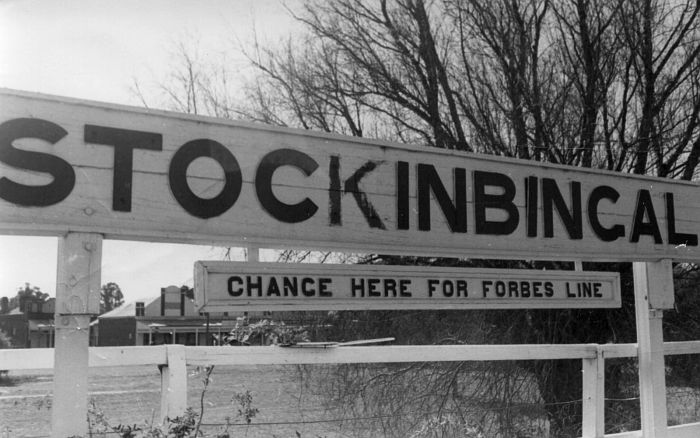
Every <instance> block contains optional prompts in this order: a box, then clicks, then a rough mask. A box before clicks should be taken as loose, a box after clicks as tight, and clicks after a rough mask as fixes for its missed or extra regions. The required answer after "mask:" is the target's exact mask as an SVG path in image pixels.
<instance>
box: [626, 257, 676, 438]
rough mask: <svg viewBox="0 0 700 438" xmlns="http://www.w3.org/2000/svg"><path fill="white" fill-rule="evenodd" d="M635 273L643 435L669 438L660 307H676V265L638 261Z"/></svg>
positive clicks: (648, 437)
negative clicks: (674, 269)
mask: <svg viewBox="0 0 700 438" xmlns="http://www.w3.org/2000/svg"><path fill="white" fill-rule="evenodd" d="M633 273H634V301H635V302H634V305H635V316H636V321H637V345H638V346H639V347H638V357H639V405H640V410H641V416H642V421H641V423H642V437H644V438H666V437H667V436H668V422H667V416H666V373H665V366H664V335H663V330H662V323H663V310H660V309H664V308H669V307H670V308H672V307H673V268H672V266H671V261H670V260H661V261H658V262H653V263H651V262H648V263H642V262H635V263H634V264H633Z"/></svg>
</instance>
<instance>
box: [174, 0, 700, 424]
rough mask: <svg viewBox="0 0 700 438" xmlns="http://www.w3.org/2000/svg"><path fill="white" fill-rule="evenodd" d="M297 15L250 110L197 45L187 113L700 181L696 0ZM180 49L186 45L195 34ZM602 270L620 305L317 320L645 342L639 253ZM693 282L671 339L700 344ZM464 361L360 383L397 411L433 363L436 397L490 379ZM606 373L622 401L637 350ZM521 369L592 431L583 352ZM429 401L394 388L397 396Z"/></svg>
mask: <svg viewBox="0 0 700 438" xmlns="http://www.w3.org/2000/svg"><path fill="white" fill-rule="evenodd" d="M295 13H296V17H297V18H298V20H299V22H300V23H301V24H302V25H303V28H304V29H305V33H302V34H295V35H293V36H290V38H289V39H288V40H287V41H286V43H284V44H283V45H282V46H280V47H279V48H271V47H263V46H261V45H259V44H258V45H256V47H254V49H253V50H247V51H246V53H247V55H248V58H249V60H250V62H251V64H252V65H253V66H254V67H256V68H257V70H258V73H259V74H258V76H257V77H255V78H254V80H253V81H252V82H251V83H250V84H249V86H248V89H247V90H246V97H247V99H246V101H245V103H244V104H242V105H239V106H235V105H233V104H232V102H235V100H234V99H230V98H229V97H228V96H225V95H222V94H221V90H222V89H223V88H221V87H218V86H216V84H215V83H216V82H217V78H218V76H217V75H216V74H210V75H208V74H207V72H206V67H204V68H201V67H202V66H201V65H197V62H196V59H197V58H196V57H192V56H185V57H184V58H183V71H185V72H189V73H190V74H188V75H180V76H179V82H177V84H176V85H178V86H179V89H181V90H186V93H185V94H184V96H180V98H179V99H177V102H179V103H180V104H181V105H180V107H181V108H182V109H184V110H187V111H192V112H200V113H201V112H203V111H206V112H209V113H211V114H213V115H217V116H220V117H230V118H233V117H237V118H243V119H247V120H252V121H260V122H264V123H269V124H275V125H281V126H291V127H297V128H303V129H308V130H317V131H325V132H336V133H342V134H347V135H352V136H357V137H372V138H380V139H384V140H391V141H398V142H404V143H416V144H426V145H428V146H432V147H438V148H444V149H454V150H464V151H472V152H478V153H485V154H494V155H502V156H508V157H517V158H521V159H528V160H535V161H543V162H551V163H557V164H563V165H569V166H579V167H586V168H601V169H607V170H611V171H618V172H630V173H636V174H646V175H654V176H659V177H665V178H678V179H684V180H693V179H696V177H697V169H698V163H699V162H700V62H699V61H698V59H700V57H699V56H698V55H699V54H700V38H699V37H700V5H699V4H698V3H697V2H691V1H687V0H685V1H670V0H642V1H639V2H625V1H622V0H613V1H602V0H574V1H572V2H569V1H561V0H533V1H527V2H512V1H507V0H496V1H492V2H462V1H457V0H437V1H429V2H426V1H422V0H410V1H409V0H372V1H366V2H356V1H351V0H312V1H309V2H305V3H303V4H302V5H301V6H300V10H299V11H296V12H295ZM181 49H182V52H183V53H187V50H186V49H185V48H184V46H181ZM215 71H216V72H219V71H220V70H218V69H217V70H215ZM192 73H194V74H192ZM204 78H207V79H206V80H205V79H204ZM170 90H171V91H174V90H175V88H170ZM183 97H184V98H183ZM185 103H186V104H185ZM196 103H199V105H195V104H196ZM367 262H371V263H390V264H411V265H436V266H446V265H447V266H492V267H502V268H539V269H542V268H547V269H561V268H564V269H572V268H573V266H572V264H571V263H555V262H551V263H532V262H525V261H513V262H496V261H488V260H478V261H472V260H456V259H437V258H427V257H402V258H399V257H390V256H383V255H375V256H369V257H368V259H367ZM586 269H599V270H608V269H609V270H615V271H618V272H621V273H622V279H623V288H622V293H623V300H622V301H623V307H622V308H621V309H617V310H529V311H517V312H515V311H492V312H480V313H477V312H461V313H459V314H458V313H450V312H421V313H420V315H416V314H415V313H410V312H383V311H382V312H336V313H332V314H326V315H321V316H314V317H313V318H315V319H316V321H317V322H318V325H317V327H321V329H318V328H316V327H314V328H310V329H309V330H313V331H314V332H315V333H316V332H318V333H320V334H321V336H328V337H330V338H332V339H334V340H338V339H341V338H348V337H356V338H364V337H372V336H376V335H377V334H379V335H380V336H386V335H391V336H396V337H397V340H398V341H399V342H401V343H414V344H419V343H428V344H429V343H441V342H450V343H471V342H474V343H573V342H582V343H585V342H597V343H606V342H634V341H635V338H634V333H635V330H634V312H633V309H632V303H633V299H632V298H631V296H632V285H631V273H630V271H631V270H630V265H629V264H612V265H603V264H596V265H594V264H587V265H586ZM678 269H679V268H678V267H677V271H678ZM692 269H695V268H692ZM685 279H686V280H687V281H688V282H689V283H688V285H687V286H683V285H682V284H681V285H680V287H677V293H678V298H679V308H678V310H677V312H676V313H675V314H671V315H669V316H670V317H669V318H668V319H667V320H666V321H665V322H666V327H667V328H668V329H669V330H670V331H671V335H670V338H674V339H680V338H683V339H686V338H688V337H690V338H693V339H697V338H698V335H700V327H698V324H697V321H696V320H697V314H698V313H697V312H695V310H692V309H695V308H696V306H695V304H694V303H693V302H694V301H697V299H696V298H695V297H696V296H697V293H696V290H693V288H696V286H697V284H698V278H697V276H695V275H690V274H688V275H687V276H685ZM686 280H681V281H686ZM690 291H693V293H691V292H690ZM693 315H695V316H693ZM418 316H419V317H418ZM310 319H312V318H310ZM328 326H331V328H329V329H328V328H327V327H328ZM261 330H263V331H264V329H261ZM239 334H240V336H239ZM246 336H247V337H246ZM244 339H245V341H244ZM250 339H251V335H247V334H246V332H245V330H244V331H242V332H240V333H237V334H235V335H233V336H232V337H231V340H232V341H235V342H239V343H240V342H241V341H243V342H248V341H249V340H250ZM263 343H264V342H263ZM453 365H455V366H454V367H448V368H447V369H443V368H442V367H433V369H431V370H430V369H423V370H413V371H411V372H407V371H405V370H404V369H403V368H400V369H393V368H392V369H390V370H389V371H391V375H392V376H394V379H387V380H386V381H382V382H383V384H384V385H385V388H382V385H380V384H373V385H368V386H366V387H363V388H365V389H366V390H367V391H366V392H365V393H364V394H361V395H362V396H363V397H364V399H363V400H367V401H370V402H371V401H372V400H375V401H376V403H374V404H373V403H368V406H371V407H377V406H379V407H381V401H382V400H387V397H391V396H393V395H392V393H391V392H387V391H386V387H388V386H387V385H390V383H396V384H400V382H401V381H402V380H403V379H406V380H404V381H412V380H411V377H415V376H416V375H420V373H424V372H426V371H431V372H432V373H435V375H436V376H442V379H434V380H432V379H429V380H428V381H429V382H432V383H433V384H432V386H426V387H424V389H423V390H424V392H423V393H421V394H420V395H419V397H418V399H419V400H420V399H421V398H420V397H423V396H424V395H425V396H426V397H427V398H428V399H430V397H437V396H439V395H444V396H445V397H446V398H449V397H451V396H452V395H454V394H457V395H459V391H460V390H464V388H460V387H459V386H458V385H456V384H455V382H459V381H461V379H462V378H466V377H470V378H471V377H473V376H474V374H473V373H474V369H472V368H470V367H463V366H457V365H456V364H453ZM696 365H697V361H695V363H693V364H690V363H689V366H688V367H687V369H688V370H690V371H689V372H688V375H687V376H685V377H684V378H683V381H685V382H690V383H692V382H691V381H692V379H691V376H692V375H695V376H697V375H700V373H698V372H696V369H695V368H694V367H695V366H696ZM427 366H429V365H426V367H427ZM341 368H342V367H341ZM606 369H607V371H606V372H607V374H608V376H606V386H607V388H606V391H607V392H608V394H609V395H610V396H611V397H615V396H616V395H618V394H623V393H625V392H626V391H628V390H629V388H630V387H634V383H635V382H636V370H635V369H634V366H633V364H631V362H629V361H615V363H614V364H611V365H609V366H608V367H606ZM476 371H479V370H476ZM509 372H510V373H512V374H511V375H512V376H514V377H518V376H521V377H522V376H525V377H528V376H532V377H534V378H535V379H536V381H537V388H538V394H539V395H540V396H541V397H542V398H543V401H544V402H545V405H546V406H547V411H548V412H547V414H548V417H549V419H550V420H551V421H552V423H553V424H552V428H553V429H552V433H553V434H556V436H577V435H576V434H577V432H578V430H577V429H578V427H579V426H580V418H579V417H577V415H579V414H577V413H576V412H577V411H578V410H579V408H578V407H577V406H575V405H574V403H572V401H574V400H577V399H579V398H580V395H581V378H580V361H537V362H528V363H523V364H512V366H511V367H510V369H509ZM412 373H413V374H412ZM415 373H418V374H415ZM503 374H505V370H503V373H500V372H499V373H496V374H493V373H491V372H490V370H488V369H486V370H484V372H482V373H481V374H480V376H481V381H483V382H484V383H485V384H486V386H487V387H491V388H497V385H498V384H500V383H499V381H498V379H496V380H495V381H494V379H491V377H494V376H495V377H497V376H500V375H503ZM682 374H683V373H682V372H679V371H677V370H675V369H674V371H673V372H672V376H681V375H682ZM674 378H675V377H670V381H673V379H674ZM343 379H347V375H344V374H342V373H340V374H338V375H336V376H335V379H334V380H332V379H330V376H329V379H328V382H329V385H332V384H337V385H338V386H339V387H340V386H343V387H344V388H345V389H347V390H351V389H352V385H353V384H355V383H356V380H354V379H348V380H343ZM505 381H506V382H507V381H508V380H507V379H506V380H505ZM375 382H376V380H375ZM506 386H508V385H506ZM494 391H496V389H494ZM426 394H427V395H426ZM497 394H499V395H501V394H506V395H507V394H508V391H506V390H504V392H502V393H498V392H497ZM375 396H377V397H375ZM378 396H383V397H385V398H384V399H380V398H378ZM632 396H633V395H632ZM347 400H351V399H347ZM389 400H390V401H391V400H393V399H389ZM414 401H415V400H407V398H406V397H404V398H403V399H402V401H396V400H395V402H396V404H397V405H401V403H404V404H410V403H411V402H414ZM618 411H619V412H618ZM632 411H634V406H631V407H620V408H619V410H617V411H616V412H613V413H612V415H608V416H607V421H608V424H609V425H610V424H622V423H623V422H622V420H621V419H623V418H625V417H629V418H636V417H635V416H634V415H630V414H631V413H632ZM506 420H507V419H506ZM421 421H428V422H429V419H426V418H425V417H423V418H421ZM635 421H636V420H635ZM438 423H439V422H438ZM426 424H427V423H426ZM506 426H508V424H507V421H506ZM626 426H629V424H626ZM609 429H610V428H609Z"/></svg>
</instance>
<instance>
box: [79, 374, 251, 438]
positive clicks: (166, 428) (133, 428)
mask: <svg viewBox="0 0 700 438" xmlns="http://www.w3.org/2000/svg"><path fill="white" fill-rule="evenodd" d="M212 371H214V366H207V367H203V368H198V369H197V370H196V372H195V374H200V375H201V376H202V391H201V393H200V397H199V412H197V411H195V410H194V409H192V408H187V410H186V411H185V413H184V414H183V415H182V416H178V417H175V418H166V419H165V421H163V423H162V424H157V423H156V422H154V421H153V420H151V421H147V422H144V423H142V424H118V425H116V426H114V425H112V424H111V423H110V421H109V419H108V418H107V416H106V415H105V413H104V411H103V410H102V409H100V408H99V407H98V406H97V404H96V403H95V401H94V400H90V403H89V406H88V416H87V421H88V437H89V438H112V437H114V436H118V437H120V438H198V437H211V438H231V434H230V433H229V427H230V426H231V425H232V424H233V423H232V421H231V417H227V418H226V426H225V428H224V429H223V430H222V431H219V432H216V433H214V434H213V435H207V434H206V433H205V432H204V431H203V430H201V426H202V418H203V417H204V396H205V395H206V392H207V389H208V387H209V383H210V382H211V373H212ZM231 405H232V408H234V409H236V411H237V413H236V417H235V418H237V419H239V420H245V422H246V424H250V423H251V422H252V421H253V418H255V416H256V415H257V414H258V412H259V411H258V409H257V408H255V407H254V406H253V395H252V394H251V393H250V391H248V390H246V391H245V392H237V393H235V394H234V395H233V396H232V397H231Z"/></svg>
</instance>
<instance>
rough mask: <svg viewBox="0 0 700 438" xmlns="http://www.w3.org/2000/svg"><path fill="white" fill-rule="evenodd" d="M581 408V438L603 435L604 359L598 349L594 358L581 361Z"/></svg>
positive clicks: (597, 437)
mask: <svg viewBox="0 0 700 438" xmlns="http://www.w3.org/2000/svg"><path fill="white" fill-rule="evenodd" d="M582 371H583V408H582V414H583V415H582V416H583V421H582V427H581V436H582V437H583V438H602V437H603V436H604V435H605V357H604V356H603V350H602V349H601V348H600V347H598V349H597V352H596V357H595V358H592V359H583V369H582Z"/></svg>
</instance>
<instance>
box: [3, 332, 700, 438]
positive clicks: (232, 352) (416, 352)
mask: <svg viewBox="0 0 700 438" xmlns="http://www.w3.org/2000/svg"><path fill="white" fill-rule="evenodd" d="M681 354H700V341H688V342H666V343H664V355H666V356H670V355H681ZM623 357H637V344H571V345H561V344H560V345H542V344H535V345H523V344H518V345H426V346H415V345H410V346H408V345H406V346H404V345H397V346H372V347H367V346H360V347H335V348H325V349H324V348H286V347H277V346H270V347H189V346H183V345H159V346H144V347H91V348H90V350H89V366H90V367H115V366H119V367H121V366H137V365H157V366H159V367H160V368H161V415H162V417H163V418H164V417H166V416H170V417H171V418H172V417H173V416H175V415H177V414H178V413H181V412H184V410H185V408H186V407H187V366H188V365H191V366H205V365H274V364H277V365H279V364H286V365H297V364H344V363H396V362H426V361H428V362H437V361H439V362H451V361H501V360H560V359H581V361H582V371H583V373H582V374H583V412H582V415H583V424H582V435H583V437H585V438H588V437H603V436H605V437H607V438H613V437H614V438H637V437H642V433H641V432H640V431H633V432H624V433H617V434H608V435H603V426H604V423H605V418H604V409H603V408H604V402H605V396H604V392H605V381H604V379H605V360H606V359H613V358H623ZM53 366H54V351H53V349H50V348H46V349H10V350H0V369H5V370H30V369H52V368H53ZM667 436H668V437H669V438H697V437H698V436H700V422H699V423H689V424H683V425H679V426H671V427H669V428H668V435H667Z"/></svg>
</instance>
